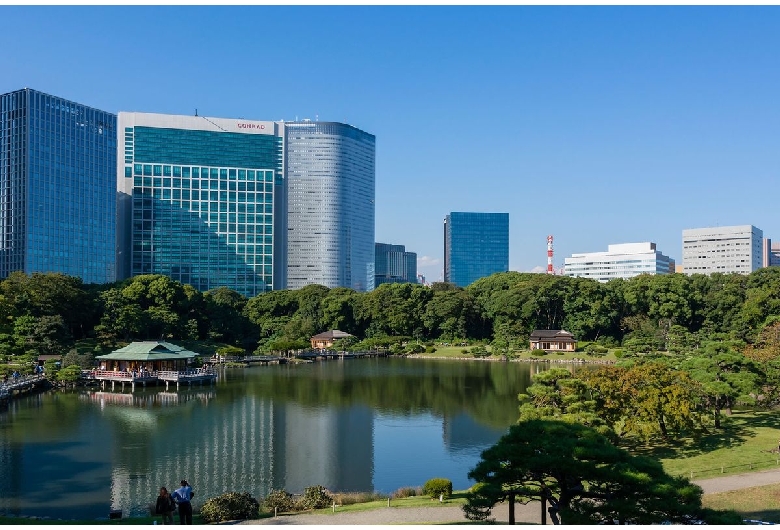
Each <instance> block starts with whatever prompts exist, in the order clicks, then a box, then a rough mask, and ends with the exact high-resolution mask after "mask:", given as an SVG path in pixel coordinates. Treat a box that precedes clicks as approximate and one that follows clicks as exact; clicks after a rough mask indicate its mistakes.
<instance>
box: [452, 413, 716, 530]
mask: <svg viewBox="0 0 780 530" xmlns="http://www.w3.org/2000/svg"><path fill="white" fill-rule="evenodd" d="M469 478H470V479H472V480H475V481H477V483H478V484H477V486H476V487H474V488H472V490H471V491H470V492H469V493H468V494H467V503H466V505H465V506H464V508H463V509H464V511H465V513H466V517H467V518H469V519H472V520H484V519H487V518H488V517H489V516H490V512H491V509H492V507H493V506H495V504H496V503H498V502H501V501H503V500H507V499H508V500H510V509H513V506H514V502H513V501H515V500H518V501H519V502H529V501H531V500H536V501H542V502H545V503H547V502H549V503H550V506H551V508H552V510H551V512H550V514H551V516H552V518H553V522H560V523H563V524H598V523H606V524H614V523H616V522H618V523H622V524H659V523H686V522H690V521H691V520H692V518H697V517H700V516H702V515H703V514H704V511H703V510H702V508H701V495H702V490H701V488H700V487H699V486H696V485H694V484H691V483H690V482H689V481H688V480H687V479H685V478H676V477H671V476H669V475H667V474H666V473H665V472H664V471H663V468H662V467H661V465H660V464H659V463H658V462H657V461H655V460H652V459H649V458H643V457H636V456H632V455H631V454H629V453H628V452H627V451H625V450H623V449H619V448H617V447H615V446H614V445H612V443H610V441H609V440H608V439H607V438H606V437H604V436H602V435H601V434H599V433H598V432H596V431H595V430H594V429H591V428H589V427H585V426H583V425H579V424H576V423H566V422H560V421H550V420H547V421H541V420H532V421H525V422H521V423H519V424H517V425H513V426H512V427H510V428H509V432H508V433H507V434H505V435H504V436H502V437H501V439H500V440H499V441H498V442H497V443H496V444H495V445H493V446H492V447H490V448H489V449H486V450H485V451H483V452H482V459H481V460H480V461H479V462H478V463H477V465H476V466H475V467H474V469H472V470H471V472H470V473H469ZM513 521H514V517H513V515H512V514H511V513H510V523H511V522H513Z"/></svg>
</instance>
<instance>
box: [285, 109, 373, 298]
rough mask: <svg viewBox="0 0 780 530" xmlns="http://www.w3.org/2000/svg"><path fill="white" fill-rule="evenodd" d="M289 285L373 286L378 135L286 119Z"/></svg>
mask: <svg viewBox="0 0 780 530" xmlns="http://www.w3.org/2000/svg"><path fill="white" fill-rule="evenodd" d="M283 125H284V137H285V175H286V179H287V211H288V214H287V260H288V261H287V287H288V288H289V289H299V288H301V287H304V286H306V285H309V284H321V285H324V286H325V287H329V288H332V287H349V288H352V289H355V290H357V291H370V290H371V289H373V287H374V210H375V208H374V194H375V143H376V139H375V137H374V135H372V134H369V133H366V132H364V131H361V130H360V129H357V128H355V127H352V126H351V125H345V124H343V123H333V122H312V121H302V122H286V123H284V124H283Z"/></svg>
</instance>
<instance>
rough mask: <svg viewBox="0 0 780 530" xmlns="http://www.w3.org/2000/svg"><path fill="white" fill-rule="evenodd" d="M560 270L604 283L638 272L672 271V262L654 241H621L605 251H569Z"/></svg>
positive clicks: (673, 264)
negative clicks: (575, 252)
mask: <svg viewBox="0 0 780 530" xmlns="http://www.w3.org/2000/svg"><path fill="white" fill-rule="evenodd" d="M563 270H564V272H563V274H564V275H565V276H572V277H577V278H591V279H593V280H597V281H599V282H607V281H609V280H613V279H615V278H623V279H628V278H633V277H634V276H639V275H640V274H651V275H656V274H671V273H674V272H675V263H674V260H673V259H672V258H670V257H669V256H666V255H664V254H662V253H661V252H659V251H658V250H657V249H656V245H655V243H621V244H618V245H608V246H607V251H606V252H586V253H582V254H572V255H571V257H569V258H566V259H565V260H564V269H563Z"/></svg>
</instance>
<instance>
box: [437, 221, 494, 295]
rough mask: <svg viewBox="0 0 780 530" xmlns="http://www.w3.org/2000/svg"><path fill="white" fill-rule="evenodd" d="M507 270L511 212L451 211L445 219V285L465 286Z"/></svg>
mask: <svg viewBox="0 0 780 530" xmlns="http://www.w3.org/2000/svg"><path fill="white" fill-rule="evenodd" d="M508 270H509V214H508V213H482V212H452V213H450V214H449V215H447V216H446V217H445V219H444V281H445V282H450V283H454V284H455V285H458V286H460V287H466V286H467V285H469V284H471V283H473V282H474V281H476V280H478V279H480V278H484V277H485V276H490V275H491V274H494V273H496V272H506V271H508Z"/></svg>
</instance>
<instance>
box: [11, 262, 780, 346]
mask: <svg viewBox="0 0 780 530" xmlns="http://www.w3.org/2000/svg"><path fill="white" fill-rule="evenodd" d="M778 294H780V268H776V267H770V268H765V269H760V270H758V271H755V272H753V273H752V274H750V275H739V274H725V275H724V274H712V275H710V276H704V275H692V276H687V275H682V274H673V275H662V276H648V275H642V276H638V277H636V278H632V279H629V280H612V281H610V282H608V283H598V282H596V281H593V280H590V279H583V278H569V277H564V276H552V275H546V274H531V273H519V272H506V273H498V274H494V275H492V276H489V277H486V278H482V279H480V280H478V281H476V282H474V283H473V284H471V285H469V286H468V287H466V288H460V287H456V286H454V285H452V284H448V283H434V284H433V286H432V287H426V286H423V285H417V284H411V283H406V284H382V285H380V286H379V287H377V288H376V289H374V290H373V291H370V292H365V293H363V292H356V291H354V290H352V289H348V288H343V287H338V288H333V289H328V288H327V287H323V286H321V285H309V286H307V287H304V288H302V289H298V290H281V291H271V292H268V293H263V294H260V295H257V296H255V297H252V298H247V297H245V296H242V295H241V294H239V293H237V292H236V291H233V290H231V289H228V288H224V287H220V288H216V289H213V290H210V291H206V292H200V291H198V290H196V289H194V288H193V287H191V286H189V285H187V284H182V283H180V282H177V281H174V280H171V279H170V278H167V277H165V276H161V275H143V276H136V277H134V278H131V279H128V280H125V281H123V282H118V283H114V284H105V285H92V284H84V283H82V281H81V280H80V279H79V278H76V277H72V276H65V275H62V274H40V273H34V274H32V275H26V274H23V273H20V272H16V273H12V274H11V275H10V276H9V277H8V278H6V279H5V280H3V281H2V282H0V348H2V350H1V351H0V354H3V353H5V354H18V353H22V352H24V351H28V350H31V349H34V350H36V351H37V352H38V353H59V352H62V351H63V350H67V349H68V347H69V346H70V345H71V344H72V342H73V341H75V340H80V339H84V338H95V339H98V340H99V341H101V342H103V343H105V344H116V343H119V342H127V341H132V340H144V339H145V340H149V339H167V340H177V339H179V340H183V339H189V340H213V341H218V342H222V343H226V344H231V345H235V346H237V347H241V348H243V349H244V350H246V351H250V352H251V351H255V350H257V349H258V348H259V349H261V350H273V349H286V348H292V347H296V346H297V347H305V345H306V344H308V339H309V338H310V337H311V336H312V335H315V334H317V333H320V332H322V331H325V330H328V329H340V330H342V331H345V332H347V333H350V334H352V335H355V336H356V337H358V338H359V339H361V340H366V339H369V340H372V339H373V340H374V341H381V339H382V338H385V337H404V338H413V339H417V340H421V341H433V340H444V341H483V342H485V343H493V344H494V345H503V346H505V347H506V348H507V349H508V350H511V349H513V348H516V349H521V348H525V347H526V345H527V338H528V335H529V334H530V333H531V332H532V331H533V330H534V329H566V330H568V331H570V332H572V333H574V335H575V337H576V338H577V339H578V340H580V341H594V342H596V343H598V344H600V345H603V346H604V347H611V348H615V347H621V348H623V349H624V350H626V351H627V352H634V353H645V352H651V351H668V352H671V353H675V352H682V351H690V350H695V349H697V348H701V347H703V346H704V345H706V344H707V343H710V342H712V341H730V342H732V343H735V344H739V345H741V347H749V346H751V345H755V344H756V342H757V341H760V340H761V334H762V332H764V331H765V329H766V328H767V327H771V326H772V325H773V324H774V323H775V321H776V320H777V319H778V318H780V296H778ZM765 338H766V337H765Z"/></svg>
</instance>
